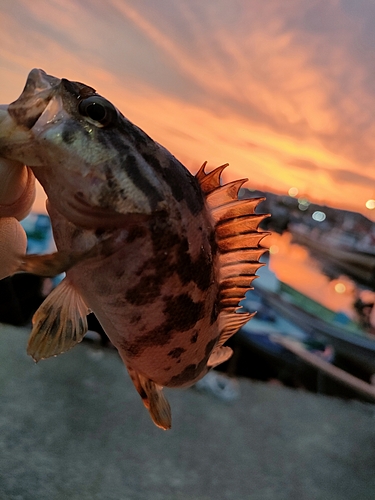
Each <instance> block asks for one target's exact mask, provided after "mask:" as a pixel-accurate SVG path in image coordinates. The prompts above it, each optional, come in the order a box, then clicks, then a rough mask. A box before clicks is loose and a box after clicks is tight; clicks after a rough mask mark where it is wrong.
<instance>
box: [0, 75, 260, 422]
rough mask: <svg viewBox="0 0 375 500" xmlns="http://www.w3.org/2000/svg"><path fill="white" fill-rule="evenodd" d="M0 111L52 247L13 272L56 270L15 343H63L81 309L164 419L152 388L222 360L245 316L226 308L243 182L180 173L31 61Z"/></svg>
mask: <svg viewBox="0 0 375 500" xmlns="http://www.w3.org/2000/svg"><path fill="white" fill-rule="evenodd" d="M1 112H2V117H1V118H2V119H1V125H0V157H3V158H6V159H9V160H16V161H19V162H23V163H24V164H26V165H27V166H29V167H30V168H31V170H32V171H33V173H34V175H35V176H36V178H37V179H38V180H39V181H40V183H41V185H42V186H43V188H44V190H45V192H46V194H47V197H48V201H47V209H48V212H49V214H50V217H51V222H52V226H53V233H54V238H55V241H56V246H57V249H58V251H57V252H56V253H54V254H50V255H44V256H37V255H29V256H24V257H23V258H22V262H21V263H20V266H19V269H20V270H24V271H28V272H32V273H36V274H40V275H45V276H52V275H55V274H57V273H60V272H62V271H66V277H65V278H64V280H63V281H62V282H61V283H60V284H59V285H58V286H57V287H56V288H55V289H54V290H53V291H52V293H51V294H50V295H49V296H48V297H47V298H46V300H45V301H44V302H43V304H42V305H41V306H40V308H39V309H38V311H37V312H36V313H35V316H34V318H33V329H32V332H31V336H30V339H29V343H28V353H29V354H30V355H31V356H32V357H33V358H34V359H35V360H36V361H38V360H40V359H43V358H48V357H49V356H54V355H57V354H60V353H62V352H65V351H68V350H69V349H70V348H72V347H73V346H74V345H76V344H77V343H78V342H80V341H81V340H82V338H83V337H84V335H85V333H86V331H87V321H86V315H87V314H88V313H89V312H90V311H93V312H94V313H95V315H96V316H97V318H98V319H99V321H100V323H101V325H102V326H103V328H104V330H105V332H106V333H107V335H108V337H109V338H110V340H111V341H112V343H113V344H114V345H115V347H116V348H117V349H118V352H119V354H120V356H121V358H122V360H123V362H124V364H125V365H126V368H127V370H128V372H129V375H130V377H131V379H132V381H133V383H134V386H135V388H136V390H137V391H138V393H139V394H140V396H141V398H142V400H143V403H144V405H145V406H146V408H147V409H148V410H149V412H150V415H151V417H152V419H153V421H154V423H155V424H156V425H157V426H159V427H161V428H163V429H168V428H170V426H171V411H170V407H169V404H168V402H167V400H166V398H165V396H164V394H163V391H162V388H163V387H164V386H166V387H184V386H189V385H191V384H193V383H194V382H196V381H197V380H198V379H200V378H201V377H202V376H204V375H205V374H206V373H207V371H208V370H209V369H210V368H212V367H214V366H216V365H218V364H220V363H222V362H223V361H226V360H227V359H228V358H229V357H230V356H231V354H232V351H231V349H230V348H229V347H227V346H225V345H224V344H225V342H226V341H227V340H228V339H229V338H230V337H231V336H232V335H233V334H234V333H235V332H236V331H237V330H238V329H239V328H240V327H241V325H243V324H244V323H246V322H247V321H248V320H249V319H250V318H251V316H252V315H251V314H249V313H247V312H244V311H243V310H241V309H239V307H238V304H239V302H240V301H241V300H242V299H243V298H244V294H245V293H246V291H247V290H248V289H249V288H250V286H251V282H252V281H253V279H254V278H255V273H256V271H257V269H258V268H259V267H260V265H261V264H260V263H259V258H260V256H261V255H262V253H263V252H264V248H262V247H261V246H260V241H261V240H262V238H263V237H264V235H265V233H262V232H261V231H259V230H258V226H259V223H260V222H261V221H262V220H263V218H264V217H265V215H259V214H256V213H255V208H256V206H257V205H258V203H259V202H260V201H261V199H251V200H249V199H239V198H238V191H239V189H240V187H241V186H242V184H243V183H244V182H245V181H246V180H247V179H242V180H238V181H235V182H230V183H228V184H224V185H222V183H221V174H222V172H223V170H224V168H225V167H226V166H227V165H222V166H220V167H218V168H216V169H214V170H213V171H211V172H210V173H206V171H205V167H206V164H204V165H203V166H202V167H201V169H200V170H199V172H198V173H197V174H196V175H195V176H193V175H191V174H190V173H189V171H188V170H187V169H186V168H185V167H184V166H183V165H182V164H181V163H180V162H179V161H178V160H177V159H176V158H175V157H174V156H173V155H172V154H170V153H169V152H168V151H167V150H166V149H165V148H163V147H162V146H161V145H159V144H158V143H156V142H154V141H153V140H152V139H151V138H150V137H149V136H148V135H147V134H146V133H144V132H143V131H142V130H141V129H139V128H138V127H137V126H135V125H133V124H132V123H131V122H130V121H129V120H127V119H126V118H125V117H124V116H123V115H122V114H121V112H120V111H119V110H117V109H116V108H115V107H114V106H113V104H111V103H110V102H109V101H108V100H106V99H105V98H104V97H102V96H100V95H98V94H97V93H96V91H95V90H94V89H93V88H91V87H89V86H87V85H84V84H82V83H79V82H73V81H69V80H66V79H64V78H62V79H59V78H55V77H53V76H49V75H47V74H46V73H45V72H44V71H42V70H36V69H34V70H33V71H31V73H30V74H29V77H28V79H27V82H26V86H25V88H24V90H23V92H22V94H21V96H20V97H19V98H18V99H17V100H16V101H14V102H13V103H11V104H10V105H9V106H8V107H6V106H5V107H2V108H1ZM4 114H6V116H4Z"/></svg>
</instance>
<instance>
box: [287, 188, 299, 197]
mask: <svg viewBox="0 0 375 500" xmlns="http://www.w3.org/2000/svg"><path fill="white" fill-rule="evenodd" d="M297 194H298V188H296V187H291V188H290V189H289V191H288V195H289V196H292V197H293V198H294V197H295V196H297Z"/></svg>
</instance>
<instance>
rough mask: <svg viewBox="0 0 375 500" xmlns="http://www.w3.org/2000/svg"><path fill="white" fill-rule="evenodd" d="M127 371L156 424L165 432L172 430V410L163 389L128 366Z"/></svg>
mask: <svg viewBox="0 0 375 500" xmlns="http://www.w3.org/2000/svg"><path fill="white" fill-rule="evenodd" d="M127 369H128V372H129V375H130V377H131V379H132V381H133V384H134V386H135V388H136V389H137V391H138V393H139V395H140V396H141V398H142V401H143V404H144V405H145V407H146V408H147V409H148V411H149V412H150V415H151V418H152V420H153V422H154V424H155V425H157V426H158V427H160V428H161V429H164V430H168V429H170V428H171V426H172V416H171V408H170V406H169V403H168V401H167V399H166V397H165V396H164V394H163V388H162V387H161V386H160V385H157V384H155V382H153V381H152V380H150V379H148V378H147V377H144V376H143V375H141V374H139V373H138V372H137V371H136V370H133V369H132V368H130V367H128V366H127Z"/></svg>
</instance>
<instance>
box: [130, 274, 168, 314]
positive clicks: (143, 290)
mask: <svg viewBox="0 0 375 500" xmlns="http://www.w3.org/2000/svg"><path fill="white" fill-rule="evenodd" d="M162 284H163V282H162V281H160V277H159V276H158V275H155V274H151V275H148V276H143V277H142V278H141V279H140V280H139V282H138V283H137V284H136V285H134V286H132V287H131V288H129V290H128V291H127V292H126V294H125V298H126V300H127V301H128V302H130V303H131V304H134V305H137V306H143V305H146V304H149V303H150V302H154V300H155V299H156V298H157V297H158V296H159V295H160V289H161V286H162Z"/></svg>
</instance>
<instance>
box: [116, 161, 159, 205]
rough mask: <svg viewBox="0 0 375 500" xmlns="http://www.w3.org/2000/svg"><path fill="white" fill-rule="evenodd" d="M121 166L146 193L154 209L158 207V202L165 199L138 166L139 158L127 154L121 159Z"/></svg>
mask: <svg viewBox="0 0 375 500" xmlns="http://www.w3.org/2000/svg"><path fill="white" fill-rule="evenodd" d="M121 167H122V168H123V169H124V170H125V171H126V175H127V176H128V177H129V179H130V180H131V181H132V183H133V184H134V185H135V186H136V187H137V188H138V189H139V190H140V191H141V192H142V193H143V194H144V195H145V197H146V198H147V199H148V200H149V202H150V206H151V208H152V209H153V210H155V209H156V207H157V204H158V203H159V202H160V201H162V200H163V198H162V196H161V195H160V194H159V192H158V191H157V190H156V188H155V186H153V185H152V184H151V183H150V181H149V180H148V179H147V177H146V176H145V175H144V174H143V173H142V170H141V169H140V168H139V167H138V162H137V159H136V157H135V156H134V155H127V156H125V157H124V159H123V160H122V161H121Z"/></svg>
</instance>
